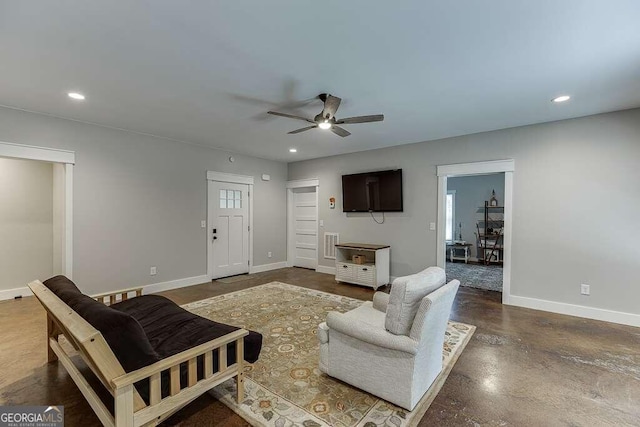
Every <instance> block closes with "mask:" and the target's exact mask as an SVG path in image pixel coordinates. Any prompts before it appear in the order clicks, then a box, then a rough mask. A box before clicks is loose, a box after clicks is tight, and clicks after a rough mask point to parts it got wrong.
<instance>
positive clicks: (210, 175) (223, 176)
mask: <svg viewBox="0 0 640 427" xmlns="http://www.w3.org/2000/svg"><path fill="white" fill-rule="evenodd" d="M211 181H216V182H231V183H233V184H246V185H248V186H249V197H248V199H249V274H251V273H253V272H254V268H253V177H252V176H248V175H236V174H233V173H225V172H215V171H207V277H208V278H209V280H213V260H212V259H211V254H213V241H212V240H211V224H210V223H209V221H210V220H209V218H210V217H211V212H209V207H210V203H209V202H210V201H209V185H210V184H209V183H210V182H211Z"/></svg>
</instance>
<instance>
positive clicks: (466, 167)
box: [436, 159, 515, 304]
mask: <svg viewBox="0 0 640 427" xmlns="http://www.w3.org/2000/svg"><path fill="white" fill-rule="evenodd" d="M514 171H515V161H514V160H513V159H506V160H493V161H486V162H474V163H459V164H452V165H440V166H438V167H437V175H438V224H439V225H438V231H437V234H438V235H437V245H438V246H437V249H436V254H437V256H436V260H437V264H438V266H439V267H442V268H445V267H446V251H447V249H446V245H445V229H444V227H445V215H446V213H445V206H446V197H447V178H452V177H457V176H469V175H488V174H493V173H503V172H504V237H503V239H504V243H503V245H504V255H503V256H504V260H503V261H504V263H503V268H502V303H503V304H510V303H511V239H512V230H513V172H514Z"/></svg>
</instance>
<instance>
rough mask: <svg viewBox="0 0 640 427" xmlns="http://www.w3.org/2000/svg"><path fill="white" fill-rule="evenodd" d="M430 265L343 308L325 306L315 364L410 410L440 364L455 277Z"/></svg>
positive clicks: (434, 375) (347, 381)
mask: <svg viewBox="0 0 640 427" xmlns="http://www.w3.org/2000/svg"><path fill="white" fill-rule="evenodd" d="M445 280H446V279H445V273H444V270H443V269H441V268H438V267H429V268H427V269H426V270H424V271H421V272H420V273H417V274H414V275H411V276H406V277H399V278H397V279H396V280H394V282H393V284H392V287H391V293H390V294H385V293H382V292H376V293H375V295H374V297H373V302H365V303H364V304H362V305H361V306H360V307H358V308H356V309H354V310H351V311H349V312H347V313H338V312H330V313H329V314H328V316H327V321H326V322H325V323H322V324H321V325H320V326H319V328H318V338H319V340H320V370H321V371H322V372H324V373H326V374H327V375H330V376H332V377H335V378H338V379H340V380H342V381H344V382H346V383H349V384H351V385H353V386H355V387H358V388H360V389H362V390H364V391H367V392H369V393H371V394H373V395H376V396H378V397H381V398H382V399H385V400H388V401H389V402H392V403H394V404H396V405H398V406H401V407H403V408H405V409H408V410H412V409H413V408H414V407H415V406H416V404H417V403H418V401H419V400H420V398H421V397H422V396H423V395H424V393H425V392H426V391H427V390H428V389H429V387H430V386H431V384H432V383H433V381H434V380H435V378H436V377H437V376H438V374H439V373H440V371H441V370H442V347H443V344H444V336H445V331H446V328H447V321H448V320H449V315H450V313H451V306H452V304H453V300H454V298H455V295H456V292H457V290H458V286H459V285H460V282H458V281H457V280H452V281H451V282H449V283H447V284H446V285H445V284H444V283H445Z"/></svg>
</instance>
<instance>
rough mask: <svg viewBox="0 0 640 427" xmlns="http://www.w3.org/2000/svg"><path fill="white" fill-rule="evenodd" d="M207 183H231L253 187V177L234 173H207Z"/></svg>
mask: <svg viewBox="0 0 640 427" xmlns="http://www.w3.org/2000/svg"><path fill="white" fill-rule="evenodd" d="M207 181H218V182H231V183H234V184H248V185H253V177H252V176H248V175H236V174H234V173H226V172H215V171H207Z"/></svg>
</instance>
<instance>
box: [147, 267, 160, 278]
mask: <svg viewBox="0 0 640 427" xmlns="http://www.w3.org/2000/svg"><path fill="white" fill-rule="evenodd" d="M157 273H158V269H156V268H155V267H151V268H150V269H149V274H150V275H152V276H155V275H156V274H157Z"/></svg>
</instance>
